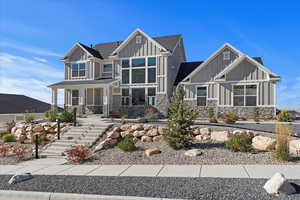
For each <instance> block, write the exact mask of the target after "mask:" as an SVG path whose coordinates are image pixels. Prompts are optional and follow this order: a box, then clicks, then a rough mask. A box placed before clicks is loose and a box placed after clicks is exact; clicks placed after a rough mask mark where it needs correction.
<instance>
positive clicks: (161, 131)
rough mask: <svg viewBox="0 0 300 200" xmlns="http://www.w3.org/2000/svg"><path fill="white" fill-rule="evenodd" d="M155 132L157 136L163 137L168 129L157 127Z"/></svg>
mask: <svg viewBox="0 0 300 200" xmlns="http://www.w3.org/2000/svg"><path fill="white" fill-rule="evenodd" d="M157 130H158V134H159V135H164V134H166V133H167V131H168V130H169V128H168V127H166V126H159V127H158V129H157Z"/></svg>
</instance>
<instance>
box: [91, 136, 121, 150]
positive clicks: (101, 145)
mask: <svg viewBox="0 0 300 200" xmlns="http://www.w3.org/2000/svg"><path fill="white" fill-rule="evenodd" d="M117 143H118V140H117V139H112V138H106V139H105V140H103V141H102V142H100V143H99V144H98V145H97V146H96V147H95V149H94V153H95V152H97V151H100V150H102V149H105V148H108V147H110V146H114V145H116V144H117Z"/></svg>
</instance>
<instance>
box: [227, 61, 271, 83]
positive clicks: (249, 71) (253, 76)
mask: <svg viewBox="0 0 300 200" xmlns="http://www.w3.org/2000/svg"><path fill="white" fill-rule="evenodd" d="M266 79H267V74H266V73H265V72H264V71H262V70H261V69H260V68H258V67H257V66H255V65H254V64H253V63H251V62H249V61H248V60H244V61H242V62H241V63H240V64H239V65H238V66H236V67H235V68H234V69H232V70H231V71H230V72H229V73H227V74H226V80H227V81H237V80H238V81H239V80H266Z"/></svg>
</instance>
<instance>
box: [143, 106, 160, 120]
mask: <svg viewBox="0 0 300 200" xmlns="http://www.w3.org/2000/svg"><path fill="white" fill-rule="evenodd" d="M144 116H145V119H146V120H155V119H158V118H159V117H158V112H157V111H156V110H155V109H154V108H152V107H148V108H145V110H144Z"/></svg>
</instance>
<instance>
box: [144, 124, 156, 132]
mask: <svg viewBox="0 0 300 200" xmlns="http://www.w3.org/2000/svg"><path fill="white" fill-rule="evenodd" d="M152 128H154V126H152V125H149V124H144V130H145V131H149V130H150V129H152Z"/></svg>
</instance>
